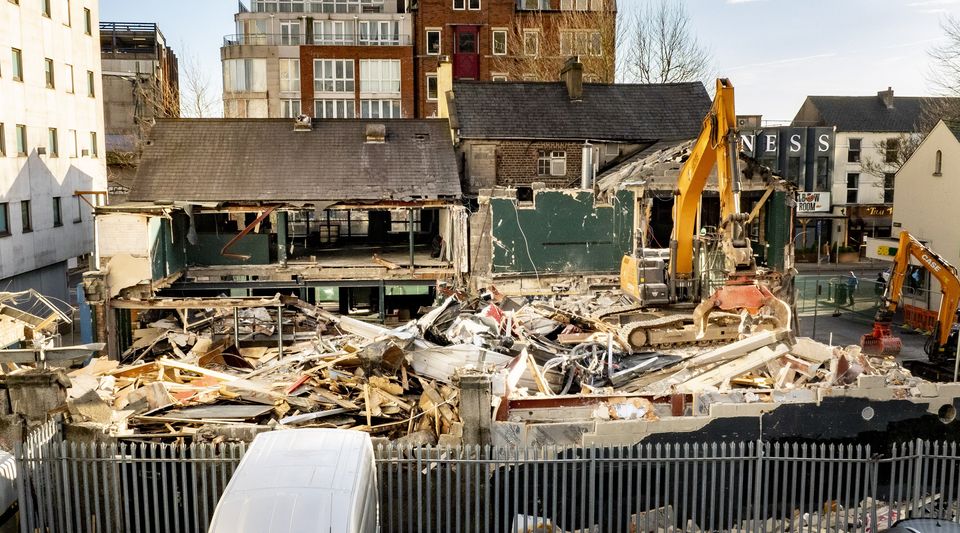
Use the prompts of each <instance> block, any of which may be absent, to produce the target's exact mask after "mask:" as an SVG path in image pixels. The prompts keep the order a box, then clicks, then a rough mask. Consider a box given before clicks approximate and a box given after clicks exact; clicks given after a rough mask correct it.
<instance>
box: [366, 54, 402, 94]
mask: <svg viewBox="0 0 960 533" xmlns="http://www.w3.org/2000/svg"><path fill="white" fill-rule="evenodd" d="M360 92H362V93H399V92H400V60H399V59H361V60H360Z"/></svg>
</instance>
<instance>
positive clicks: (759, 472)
mask: <svg viewBox="0 0 960 533" xmlns="http://www.w3.org/2000/svg"><path fill="white" fill-rule="evenodd" d="M764 455H765V454H764V443H763V439H757V469H756V471H755V473H754V477H753V530H754V531H756V532H757V533H763V520H762V518H763V516H762V511H761V509H760V494H761V492H760V491H761V490H763V488H764V487H763V463H764Z"/></svg>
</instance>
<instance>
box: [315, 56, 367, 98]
mask: <svg viewBox="0 0 960 533" xmlns="http://www.w3.org/2000/svg"><path fill="white" fill-rule="evenodd" d="M338 64H340V65H342V66H343V76H338V75H337V65H338ZM347 65H349V69H348V68H347ZM328 70H329V72H328ZM347 70H349V71H350V74H349V76H348V75H347ZM356 75H357V74H356V69H355V66H354V62H353V60H352V59H323V58H317V59H314V60H313V90H314V92H316V93H341V94H343V93H349V94H353V93H354V91H355V90H356V86H357V84H356ZM328 83H329V84H332V85H327V84H328ZM331 86H332V88H330V87H331ZM338 86H339V87H340V88H339V89H338V88H337V87H338Z"/></svg>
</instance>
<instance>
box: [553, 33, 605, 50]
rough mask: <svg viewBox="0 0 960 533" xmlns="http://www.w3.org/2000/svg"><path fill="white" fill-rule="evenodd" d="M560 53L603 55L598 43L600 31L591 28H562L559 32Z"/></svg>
mask: <svg viewBox="0 0 960 533" xmlns="http://www.w3.org/2000/svg"><path fill="white" fill-rule="evenodd" d="M560 55H564V56H571V55H583V56H600V55H603V49H602V47H601V43H600V32H598V31H593V30H562V31H561V32H560Z"/></svg>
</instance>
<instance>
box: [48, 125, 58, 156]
mask: <svg viewBox="0 0 960 533" xmlns="http://www.w3.org/2000/svg"><path fill="white" fill-rule="evenodd" d="M47 155H48V156H49V157H58V156H59V155H60V139H59V138H58V137H57V128H50V129H48V130H47Z"/></svg>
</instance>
